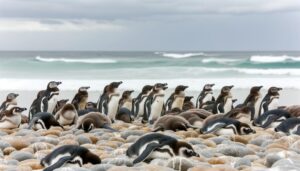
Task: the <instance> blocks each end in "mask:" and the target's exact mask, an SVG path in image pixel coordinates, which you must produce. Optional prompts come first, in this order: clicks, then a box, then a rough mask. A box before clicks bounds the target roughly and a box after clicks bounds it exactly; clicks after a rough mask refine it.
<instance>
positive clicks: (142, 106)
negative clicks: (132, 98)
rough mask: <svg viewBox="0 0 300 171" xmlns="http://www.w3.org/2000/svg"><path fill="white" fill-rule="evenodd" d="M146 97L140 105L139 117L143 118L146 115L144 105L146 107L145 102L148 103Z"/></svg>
mask: <svg viewBox="0 0 300 171" xmlns="http://www.w3.org/2000/svg"><path fill="white" fill-rule="evenodd" d="M146 99H147V98H146V97H145V98H143V99H142V101H141V102H140V104H139V112H138V117H140V116H142V115H143V114H144V110H143V108H144V105H145V101H146Z"/></svg>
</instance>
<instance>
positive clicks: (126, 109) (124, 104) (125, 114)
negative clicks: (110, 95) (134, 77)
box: [116, 90, 134, 123]
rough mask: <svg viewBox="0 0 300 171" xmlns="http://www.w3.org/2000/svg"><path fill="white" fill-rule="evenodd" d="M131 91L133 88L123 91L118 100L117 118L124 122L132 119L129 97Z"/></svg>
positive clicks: (130, 99) (131, 106)
mask: <svg viewBox="0 0 300 171" xmlns="http://www.w3.org/2000/svg"><path fill="white" fill-rule="evenodd" d="M132 93H133V90H127V91H124V92H123V94H122V97H121V99H120V100H119V110H118V113H117V115H116V119H117V120H121V121H123V122H126V123H131V121H132V120H133V116H132V109H133V107H134V106H133V103H132V97H131V94H132Z"/></svg>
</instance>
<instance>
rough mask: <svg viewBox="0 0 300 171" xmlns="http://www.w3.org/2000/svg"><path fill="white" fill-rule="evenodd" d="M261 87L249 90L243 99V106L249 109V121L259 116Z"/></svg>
mask: <svg viewBox="0 0 300 171" xmlns="http://www.w3.org/2000/svg"><path fill="white" fill-rule="evenodd" d="M262 87H263V86H254V87H252V88H251V89H250V93H249V95H248V96H247V98H246V99H245V101H244V103H243V104H242V105H243V106H248V107H250V109H251V120H254V119H256V118H257V117H258V116H259V107H260V102H261V94H260V90H261V88H262Z"/></svg>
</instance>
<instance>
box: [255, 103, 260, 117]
mask: <svg viewBox="0 0 300 171" xmlns="http://www.w3.org/2000/svg"><path fill="white" fill-rule="evenodd" d="M259 107H260V103H259V100H257V101H256V103H255V104H254V110H255V111H254V119H256V118H258V114H259Z"/></svg>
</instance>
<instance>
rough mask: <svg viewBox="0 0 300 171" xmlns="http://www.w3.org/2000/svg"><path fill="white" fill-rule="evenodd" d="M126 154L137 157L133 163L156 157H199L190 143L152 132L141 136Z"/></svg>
mask: <svg viewBox="0 0 300 171" xmlns="http://www.w3.org/2000/svg"><path fill="white" fill-rule="evenodd" d="M126 155H127V156H128V157H135V156H136V157H137V158H135V159H134V161H133V164H136V163H140V162H143V161H146V160H151V159H156V158H161V159H170V158H173V157H175V156H181V157H185V158H189V157H193V156H196V157H199V154H197V153H196V152H195V151H194V149H193V147H192V146H191V145H190V144H189V143H187V142H184V141H178V140H177V139H175V138H173V137H171V136H167V135H163V134H160V133H150V134H146V135H144V136H142V137H140V138H139V139H138V140H137V141H136V142H135V143H133V144H132V145H131V146H130V147H129V148H128V149H127V151H126Z"/></svg>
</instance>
